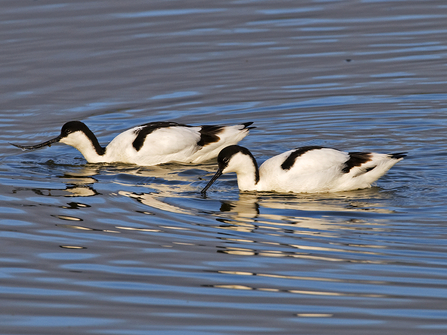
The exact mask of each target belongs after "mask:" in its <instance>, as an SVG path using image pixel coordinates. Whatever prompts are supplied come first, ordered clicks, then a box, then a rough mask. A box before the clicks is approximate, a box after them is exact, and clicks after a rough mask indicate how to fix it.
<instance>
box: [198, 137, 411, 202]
mask: <svg viewBox="0 0 447 335" xmlns="http://www.w3.org/2000/svg"><path fill="white" fill-rule="evenodd" d="M296 150H298V149H296ZM296 150H290V151H287V152H284V153H282V154H280V155H277V156H274V157H272V158H270V159H268V160H266V161H265V162H264V163H263V164H262V165H261V167H260V168H259V170H258V173H259V178H256V172H257V165H256V161H255V160H254V158H253V156H252V155H251V153H250V152H249V151H248V150H247V149H245V148H243V147H239V146H236V145H234V146H232V147H228V148H225V149H224V150H222V152H221V153H220V154H219V156H218V163H219V171H220V172H219V171H218V173H216V175H220V173H229V172H236V174H237V181H238V186H239V189H240V190H242V191H276V192H295V193H318V192H338V191H349V190H356V189H362V188H368V187H371V184H372V183H373V182H375V181H376V180H377V179H379V178H380V177H381V176H383V175H384V174H385V173H386V172H387V171H388V170H389V169H390V168H391V167H392V166H393V165H395V164H396V163H397V162H399V161H400V160H402V159H403V157H404V156H405V155H403V154H391V155H388V154H379V153H361V155H360V157H362V158H364V160H367V161H364V162H357V163H355V164H354V165H353V164H351V165H352V166H351V165H349V160H350V158H351V154H350V153H347V152H343V151H339V150H336V149H332V148H313V149H309V150H308V151H304V152H303V153H302V154H300V155H298V156H297V157H296V158H295V160H294V161H293V164H291V166H284V165H283V164H284V162H285V161H286V160H287V159H288V158H289V157H290V156H291V155H292V153H294V152H295V151H296ZM217 177H218V176H217ZM217 177H216V176H215V178H213V180H215V179H217ZM213 180H211V181H210V183H209V184H208V185H207V187H206V188H205V189H204V191H206V189H208V187H209V186H211V184H212V182H213Z"/></svg>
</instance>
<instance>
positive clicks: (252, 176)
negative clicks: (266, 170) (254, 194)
mask: <svg viewBox="0 0 447 335" xmlns="http://www.w3.org/2000/svg"><path fill="white" fill-rule="evenodd" d="M229 172H236V174H237V184H238V187H239V189H240V190H241V191H255V190H257V184H258V182H259V180H257V179H258V178H259V170H258V166H257V165H256V162H255V161H253V159H252V157H250V156H248V155H245V154H242V153H237V154H235V155H234V156H233V157H232V158H231V160H230V162H229V163H228V165H227V167H226V168H225V169H224V170H223V173H229Z"/></svg>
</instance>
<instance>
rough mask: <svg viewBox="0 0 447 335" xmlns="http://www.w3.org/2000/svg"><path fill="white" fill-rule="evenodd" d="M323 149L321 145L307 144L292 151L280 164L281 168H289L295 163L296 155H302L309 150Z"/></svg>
mask: <svg viewBox="0 0 447 335" xmlns="http://www.w3.org/2000/svg"><path fill="white" fill-rule="evenodd" d="M317 149H323V147H320V146H317V145H308V146H305V147H301V148H298V149H296V150H295V151H294V152H292V153H291V154H290V155H289V157H287V158H286V160H285V161H284V162H283V163H282V164H281V168H282V169H283V170H290V168H291V167H292V166H293V164H295V161H296V159H297V158H298V157H300V156H302V155H304V154H305V153H306V152H308V151H311V150H317Z"/></svg>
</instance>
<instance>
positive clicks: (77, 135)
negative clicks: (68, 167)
mask: <svg viewBox="0 0 447 335" xmlns="http://www.w3.org/2000/svg"><path fill="white" fill-rule="evenodd" d="M60 142H61V143H65V144H68V145H71V146H72V147H74V148H76V149H78V150H79V151H80V152H81V154H82V155H83V156H84V158H85V159H86V160H87V162H89V163H103V162H107V160H106V157H105V150H104V148H102V147H101V146H100V145H99V143H98V140H97V139H96V137H94V136H93V138H92V137H91V136H90V137H88V136H87V135H86V134H85V133H84V132H82V131H76V132H73V133H71V134H69V135H68V136H66V137H63V138H62V139H61V140H60ZM98 151H99V152H98Z"/></svg>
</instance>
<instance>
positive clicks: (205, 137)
mask: <svg viewBox="0 0 447 335" xmlns="http://www.w3.org/2000/svg"><path fill="white" fill-rule="evenodd" d="M222 129H223V127H222V126H202V129H200V141H199V142H197V144H198V145H200V146H201V147H204V146H205V145H208V144H210V143H214V142H219V140H220V137H219V136H218V134H219V133H220V132H221V131H222Z"/></svg>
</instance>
